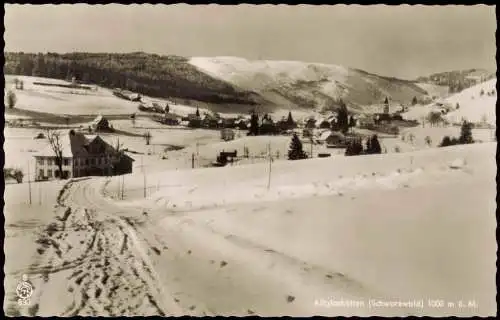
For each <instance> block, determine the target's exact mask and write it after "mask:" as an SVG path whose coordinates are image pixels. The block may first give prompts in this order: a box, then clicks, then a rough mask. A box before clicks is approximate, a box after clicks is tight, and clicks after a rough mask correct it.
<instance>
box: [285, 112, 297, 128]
mask: <svg viewBox="0 0 500 320" xmlns="http://www.w3.org/2000/svg"><path fill="white" fill-rule="evenodd" d="M286 125H287V127H288V129H292V128H295V121H294V120H293V118H292V112H291V111H289V112H288V118H287V119H286Z"/></svg>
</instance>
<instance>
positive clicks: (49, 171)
mask: <svg viewBox="0 0 500 320" xmlns="http://www.w3.org/2000/svg"><path fill="white" fill-rule="evenodd" d="M47 177H49V178H52V170H50V169H49V170H47Z"/></svg>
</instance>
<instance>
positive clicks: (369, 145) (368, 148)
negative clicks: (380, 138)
mask: <svg viewBox="0 0 500 320" xmlns="http://www.w3.org/2000/svg"><path fill="white" fill-rule="evenodd" d="M365 150H366V153H367V154H370V153H371V150H372V139H371V138H368V139H366V149H365Z"/></svg>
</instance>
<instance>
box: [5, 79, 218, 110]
mask: <svg viewBox="0 0 500 320" xmlns="http://www.w3.org/2000/svg"><path fill="white" fill-rule="evenodd" d="M15 78H17V79H20V80H22V81H23V82H24V90H15V89H14V79H15ZM5 82H6V90H8V89H12V90H14V92H15V94H16V97H17V103H16V106H15V108H16V109H21V110H28V111H35V112H45V113H52V114H56V115H63V114H64V115H97V114H104V115H113V114H131V113H138V114H141V113H143V112H141V111H139V110H138V106H139V103H138V102H132V101H127V100H124V99H120V98H118V97H116V96H114V95H113V93H112V90H109V89H107V88H102V87H99V86H92V87H93V89H94V90H81V89H69V88H62V87H48V86H40V85H36V84H34V82H46V83H53V84H63V85H67V84H68V82H66V81H63V80H58V79H52V78H40V77H28V76H13V75H6V76H5ZM142 100H143V102H144V103H145V104H149V105H151V104H152V102H157V103H159V104H160V105H162V106H164V105H165V104H166V103H168V104H169V105H170V112H172V113H176V114H178V115H181V116H185V115H187V114H189V113H194V112H195V110H196V108H195V107H191V106H186V105H182V104H177V103H173V102H172V101H170V100H166V99H159V98H151V97H148V96H142ZM208 111H209V109H206V108H200V112H208Z"/></svg>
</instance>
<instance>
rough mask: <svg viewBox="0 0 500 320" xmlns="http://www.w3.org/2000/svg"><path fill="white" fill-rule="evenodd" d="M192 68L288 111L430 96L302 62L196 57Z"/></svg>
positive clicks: (399, 83) (408, 85) (390, 81)
mask: <svg viewBox="0 0 500 320" xmlns="http://www.w3.org/2000/svg"><path fill="white" fill-rule="evenodd" d="M189 62H190V63H191V64H193V65H194V66H196V67H197V68H199V69H200V70H202V71H204V72H206V73H208V74H209V75H211V76H212V77H215V78H219V79H222V80H225V81H227V82H229V83H231V84H233V85H235V86H238V87H241V88H244V89H246V90H252V91H256V92H258V93H259V94H261V95H262V96H264V97H266V98H267V99H268V100H270V101H273V102H275V103H276V104H277V105H278V106H281V107H283V108H290V107H294V108H304V109H309V110H311V109H315V110H318V111H320V110H323V109H324V108H331V107H335V103H334V100H336V99H338V98H342V99H344V100H345V101H346V103H347V104H348V106H349V107H350V108H353V109H356V110H358V111H361V110H362V106H364V105H369V104H373V103H380V102H382V101H383V100H384V99H385V97H389V98H390V99H391V100H393V101H395V102H404V103H408V102H410V101H411V99H412V98H413V97H415V96H416V97H417V98H420V97H423V96H427V92H426V91H425V90H424V89H422V88H421V87H419V86H417V85H416V84H414V83H413V82H411V81H404V80H399V79H395V78H387V77H380V76H377V75H374V74H370V73H367V72H364V71H361V70H356V69H349V68H345V67H342V66H338V65H329V64H321V63H307V62H299V61H272V60H247V59H244V58H236V57H214V58H210V57H193V58H191V59H190V60H189Z"/></svg>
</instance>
